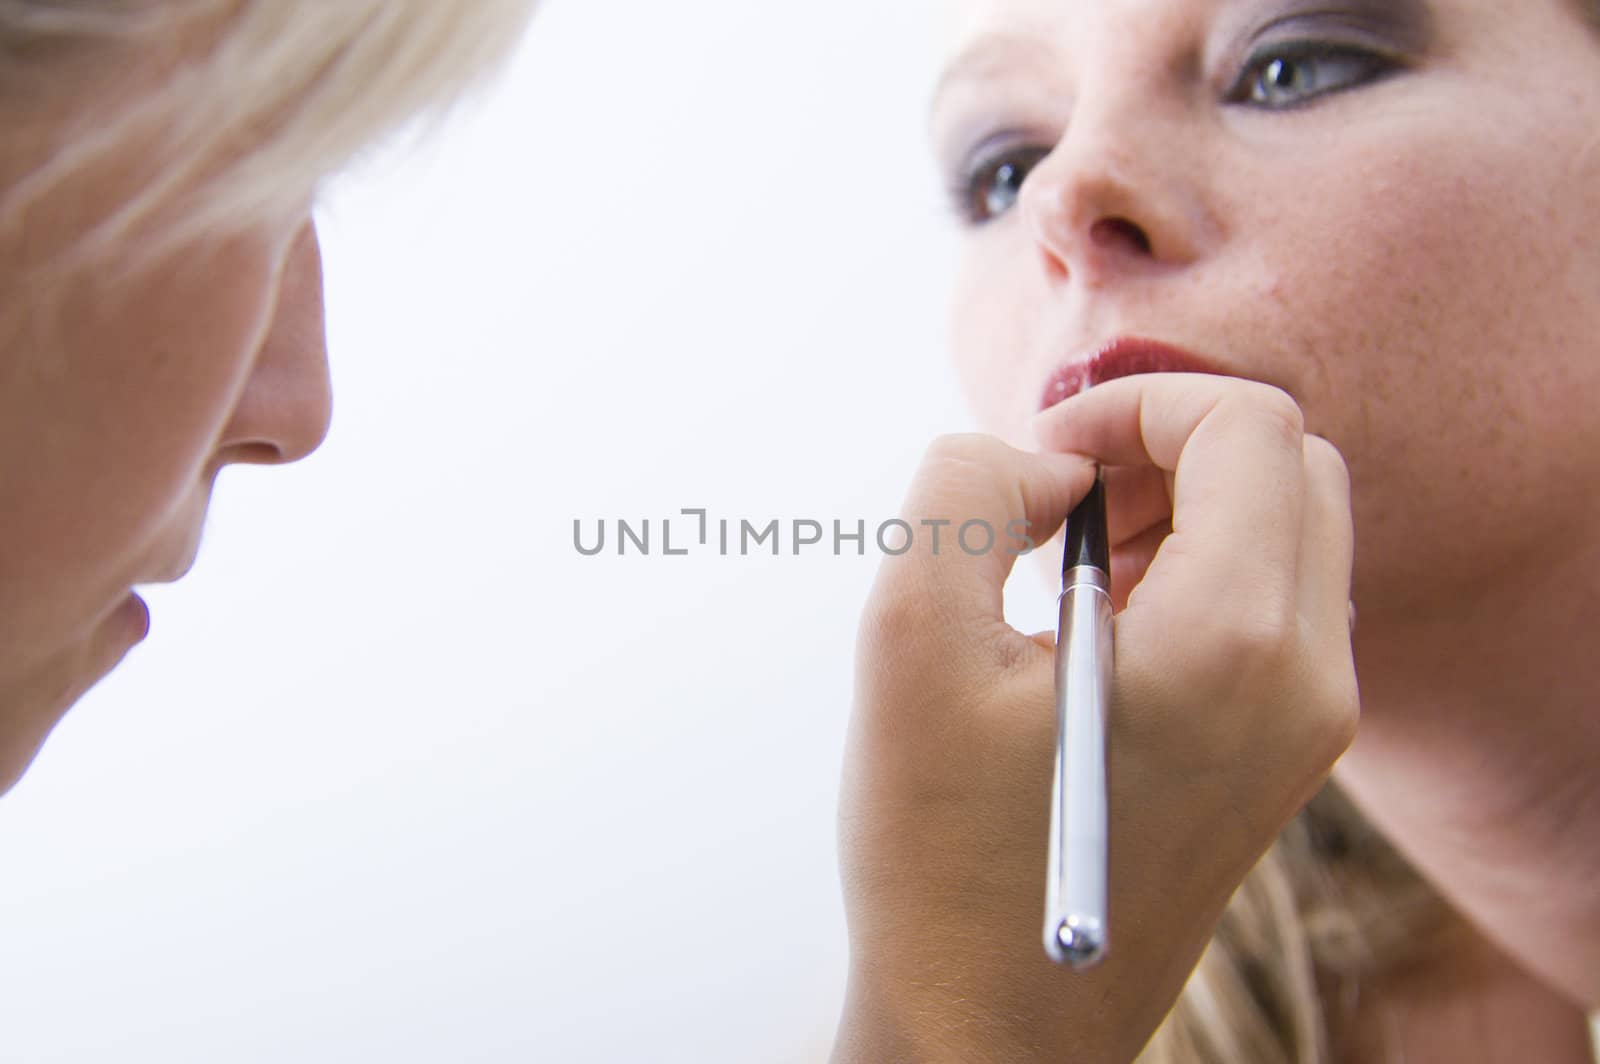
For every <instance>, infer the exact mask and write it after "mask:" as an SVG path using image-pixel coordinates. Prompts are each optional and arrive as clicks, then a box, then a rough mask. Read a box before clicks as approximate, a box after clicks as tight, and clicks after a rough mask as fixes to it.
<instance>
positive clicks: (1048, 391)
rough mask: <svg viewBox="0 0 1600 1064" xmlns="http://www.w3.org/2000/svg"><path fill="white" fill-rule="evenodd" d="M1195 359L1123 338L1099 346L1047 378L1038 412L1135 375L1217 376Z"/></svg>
mask: <svg viewBox="0 0 1600 1064" xmlns="http://www.w3.org/2000/svg"><path fill="white" fill-rule="evenodd" d="M1220 372H1221V370H1219V369H1217V368H1216V367H1215V366H1212V365H1211V364H1210V363H1208V362H1207V361H1206V360H1205V359H1203V358H1201V357H1200V356H1199V355H1196V354H1192V353H1190V352H1188V351H1185V350H1184V349H1183V348H1181V347H1174V346H1173V345H1172V344H1167V343H1162V342H1161V341H1160V340H1147V339H1143V338H1141V337H1136V336H1123V337H1118V338H1117V339H1115V340H1112V341H1111V342H1110V343H1107V344H1102V345H1101V346H1100V347H1097V348H1095V349H1094V350H1093V351H1092V352H1091V353H1090V354H1088V355H1086V356H1079V357H1077V358H1074V359H1072V360H1070V361H1068V362H1067V363H1065V364H1064V365H1062V366H1061V368H1060V369H1058V370H1056V371H1055V372H1054V373H1052V374H1051V375H1050V379H1049V380H1047V381H1046V382H1045V386H1044V396H1043V397H1042V399H1041V402H1040V406H1039V409H1040V410H1048V409H1050V408H1051V407H1052V406H1055V405H1056V404H1057V403H1060V402H1064V401H1066V400H1068V399H1071V398H1072V397H1073V396H1074V395H1077V394H1078V393H1079V392H1081V391H1083V390H1084V389H1085V388H1090V387H1093V386H1094V385H1096V384H1104V383H1105V382H1106V381H1111V380H1116V379H1117V378H1118V377H1131V376H1133V375H1134V374H1135V373H1220Z"/></svg>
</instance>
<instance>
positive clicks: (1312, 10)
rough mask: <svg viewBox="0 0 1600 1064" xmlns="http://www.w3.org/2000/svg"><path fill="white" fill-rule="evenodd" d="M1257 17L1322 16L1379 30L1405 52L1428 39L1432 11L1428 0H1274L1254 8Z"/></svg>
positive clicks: (1284, 20) (1431, 33)
mask: <svg viewBox="0 0 1600 1064" xmlns="http://www.w3.org/2000/svg"><path fill="white" fill-rule="evenodd" d="M1256 11H1257V17H1258V18H1259V19H1260V21H1262V22H1264V23H1266V22H1270V23H1271V24H1272V25H1278V24H1280V23H1290V22H1299V21H1301V20H1309V19H1325V20H1327V21H1328V22H1331V23H1344V24H1347V25H1349V26H1350V27H1352V28H1354V29H1357V30H1365V31H1367V32H1369V33H1376V34H1381V35H1382V36H1384V37H1386V38H1388V39H1389V40H1390V41H1392V42H1393V43H1394V44H1395V45H1396V46H1398V47H1399V48H1401V49H1402V50H1404V51H1408V52H1421V51H1424V50H1426V49H1427V47H1428V45H1429V44H1431V43H1432V41H1433V36H1434V12H1433V7H1432V6H1431V5H1430V4H1429V3H1428V0H1278V2H1277V3H1275V4H1272V5H1267V6H1266V10H1262V9H1261V8H1260V7H1258V8H1257V9H1256Z"/></svg>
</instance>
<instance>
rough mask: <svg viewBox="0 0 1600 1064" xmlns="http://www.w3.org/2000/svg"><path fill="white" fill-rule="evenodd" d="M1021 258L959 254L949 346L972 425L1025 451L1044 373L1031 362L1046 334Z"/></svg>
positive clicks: (996, 252)
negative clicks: (1042, 332) (1040, 327)
mask: <svg viewBox="0 0 1600 1064" xmlns="http://www.w3.org/2000/svg"><path fill="white" fill-rule="evenodd" d="M993 243H995V244H998V243H999V242H998V241H996V242H993ZM1022 261H1023V260H1022V258H1021V256H1020V255H1018V254H1017V253H1016V250H1015V249H1014V248H1012V247H1010V246H1009V245H1002V246H998V247H992V246H979V247H972V248H969V249H968V250H967V251H966V252H965V253H964V255H963V259H962V265H961V269H960V272H959V275H958V279H957V283H956V290H955V297H954V300H953V313H952V317H951V347H952V350H953V353H954V357H955V363H956V372H957V376H958V378H959V380H960V383H961V388H962V392H963V395H964V397H965V399H966V402H967V406H968V408H969V409H970V410H971V411H972V413H973V416H974V418H975V419H976V420H977V423H978V427H979V428H981V429H982V430H983V431H985V432H990V433H994V434H996V435H998V436H1001V437H1002V438H1004V439H1006V440H1008V441H1009V442H1011V443H1013V444H1014V445H1018V446H1028V445H1031V444H1030V437H1029V429H1028V421H1029V419H1031V417H1032V416H1033V414H1034V413H1035V411H1036V407H1035V405H1034V404H1035V403H1036V402H1037V399H1036V397H1034V396H1035V394H1036V393H1037V392H1038V391H1039V390H1040V389H1042V388H1043V386H1044V385H1043V382H1044V378H1045V376H1046V375H1047V371H1046V370H1043V369H1040V368H1039V367H1038V366H1037V365H1036V363H1037V362H1038V353H1039V351H1040V349H1041V345H1042V341H1043V340H1044V337H1042V336H1040V335H1038V328H1037V325H1036V324H1034V323H1038V322H1041V321H1043V320H1044V318H1045V315H1044V314H1043V313H1042V312H1043V309H1044V308H1043V307H1042V306H1041V304H1040V302H1039V299H1040V297H1039V295H1038V294H1037V293H1035V292H1032V291H1030V290H1029V288H1028V285H1027V278H1026V277H1025V276H1023V275H1022V270H1021V269H1020V264H1021V262H1022ZM1030 397H1033V398H1030Z"/></svg>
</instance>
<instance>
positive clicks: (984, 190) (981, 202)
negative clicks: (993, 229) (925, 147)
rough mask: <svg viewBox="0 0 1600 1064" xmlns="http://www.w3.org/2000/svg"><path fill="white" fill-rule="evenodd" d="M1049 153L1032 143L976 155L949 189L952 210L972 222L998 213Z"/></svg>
mask: <svg viewBox="0 0 1600 1064" xmlns="http://www.w3.org/2000/svg"><path fill="white" fill-rule="evenodd" d="M1049 154H1050V149H1049V148H1044V147H1040V146H1039V145H1036V144H1034V145H1013V146H1011V147H1008V148H1004V149H1002V150H1000V151H996V152H993V153H991V154H988V155H979V156H978V157H977V161H976V162H975V163H973V165H972V166H971V167H970V168H968V170H967V171H966V173H965V174H964V175H963V176H962V177H961V178H960V179H959V180H957V181H956V183H955V187H954V188H952V189H951V190H950V193H951V198H952V199H953V200H954V203H955V208H956V213H957V214H959V215H960V216H961V218H962V220H963V221H966V222H968V223H969V224H972V225H982V224H983V223H984V222H988V221H992V220H993V219H995V218H998V217H1000V215H1002V214H1004V213H1005V212H1006V211H1009V210H1010V209H1011V208H1012V207H1014V206H1016V202H1017V196H1018V194H1019V193H1020V192H1021V191H1022V183H1023V182H1024V181H1026V180H1027V179H1028V175H1029V174H1030V173H1032V172H1033V168H1034V167H1035V166H1038V165H1039V162H1040V160H1042V159H1043V158H1044V157H1045V156H1047V155H1049Z"/></svg>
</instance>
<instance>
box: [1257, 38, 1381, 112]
mask: <svg viewBox="0 0 1600 1064" xmlns="http://www.w3.org/2000/svg"><path fill="white" fill-rule="evenodd" d="M1394 66H1395V64H1394V63H1393V62H1392V61H1391V60H1389V59H1386V58H1385V57H1383V56H1380V55H1376V54H1374V53H1372V52H1367V51H1362V50H1360V49H1356V48H1351V47H1348V46H1343V45H1326V44H1318V43H1315V42H1309V41H1308V42H1303V43H1293V44H1279V45H1273V46H1272V47H1271V48H1269V49H1266V50H1263V51H1261V52H1258V53H1256V55H1255V56H1253V57H1252V58H1251V60H1250V62H1249V63H1247V64H1246V65H1245V69H1244V72H1243V73H1242V74H1241V75H1240V77H1239V80H1238V81H1237V82H1235V83H1234V86H1233V88H1231V89H1229V90H1228V99H1229V100H1230V101H1231V102H1235V103H1249V104H1253V105H1255V106H1257V107H1265V108H1269V109H1284V108H1289V107H1295V106H1298V105H1300V104H1303V103H1307V102H1309V101H1310V100H1313V99H1315V98H1317V97H1318V96H1325V95H1327V94H1328V93H1332V92H1340V91H1343V90H1345V89H1353V88H1355V87H1356V86H1358V85H1363V84H1366V83H1367V82H1369V81H1374V80H1376V79H1377V78H1378V77H1380V76H1382V75H1383V74H1386V73H1388V72H1390V71H1391V70H1393V69H1394Z"/></svg>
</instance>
